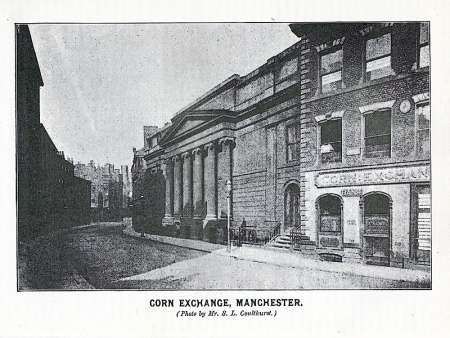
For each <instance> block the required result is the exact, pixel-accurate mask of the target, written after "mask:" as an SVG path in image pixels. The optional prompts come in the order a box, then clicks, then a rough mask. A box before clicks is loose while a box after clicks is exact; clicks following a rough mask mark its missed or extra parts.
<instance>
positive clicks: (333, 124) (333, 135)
mask: <svg viewBox="0 0 450 338" xmlns="http://www.w3.org/2000/svg"><path fill="white" fill-rule="evenodd" d="M320 140H321V144H328V143H332V142H341V140H342V120H341V119H339V120H331V121H327V122H324V123H322V124H321V125H320Z"/></svg>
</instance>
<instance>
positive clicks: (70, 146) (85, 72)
mask: <svg viewBox="0 0 450 338" xmlns="http://www.w3.org/2000/svg"><path fill="white" fill-rule="evenodd" d="M30 30H31V35H32V38H33V42H34V46H35V49H36V54H37V57H38V61H39V65H40V68H41V73H42V77H43V80H44V87H42V88H41V122H42V123H43V124H44V125H45V127H46V128H47V131H48V132H49V134H50V136H51V137H52V139H53V141H54V143H55V145H56V146H57V147H58V149H60V150H63V151H64V152H65V154H66V156H70V157H73V158H74V160H75V162H78V161H80V162H84V163H87V162H88V161H89V160H91V159H92V160H94V161H95V162H96V163H100V164H104V163H107V162H108V163H113V164H114V165H116V166H119V165H121V164H128V165H130V164H131V162H132V157H133V152H132V148H133V147H136V148H141V147H142V146H143V132H142V127H143V126H144V125H158V126H162V125H163V124H164V123H165V122H167V121H169V120H170V118H171V117H172V116H173V115H174V113H175V112H177V111H178V110H179V109H181V108H183V107H184V106H186V105H187V104H189V103H190V102H192V101H193V100H195V99H196V98H197V97H199V96H201V95H202V94H203V93H204V92H205V91H207V90H209V89H210V88H212V87H214V86H215V85H217V84H219V83H220V82H222V81H223V80H225V79H226V78H227V77H229V76H230V75H232V74H235V73H236V74H239V75H245V74H247V73H248V72H250V71H252V70H253V69H255V68H257V67H258V66H260V65H262V64H263V63H265V62H266V60H267V59H268V58H270V57H271V56H273V55H275V54H277V53H279V52H281V51H282V50H284V49H285V48H287V47H289V46H290V45H292V44H293V43H295V42H296V41H298V38H297V37H296V36H295V35H294V34H293V33H291V31H290V29H289V27H288V24H274V23H268V24H136V25H135V24H133V25H131V24H130V25H30Z"/></svg>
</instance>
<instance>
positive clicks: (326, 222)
mask: <svg viewBox="0 0 450 338" xmlns="http://www.w3.org/2000/svg"><path fill="white" fill-rule="evenodd" d="M341 206H342V205H341V200H340V199H339V197H337V196H332V195H326V196H323V197H321V198H320V200H319V218H320V220H319V222H320V232H340V231H341Z"/></svg>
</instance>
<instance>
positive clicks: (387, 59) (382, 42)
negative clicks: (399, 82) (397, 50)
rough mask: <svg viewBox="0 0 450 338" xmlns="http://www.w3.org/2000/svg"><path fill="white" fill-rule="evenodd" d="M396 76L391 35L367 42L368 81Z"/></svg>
mask: <svg viewBox="0 0 450 338" xmlns="http://www.w3.org/2000/svg"><path fill="white" fill-rule="evenodd" d="M391 74H394V72H393V70H392V67H391V34H390V33H388V34H384V35H382V36H379V37H376V38H373V39H368V40H367V41H366V80H374V79H379V78H382V77H385V76H388V75H391Z"/></svg>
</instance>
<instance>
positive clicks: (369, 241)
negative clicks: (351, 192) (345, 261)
mask: <svg viewBox="0 0 450 338" xmlns="http://www.w3.org/2000/svg"><path fill="white" fill-rule="evenodd" d="M361 207H362V218H363V224H364V232H363V251H364V261H365V262H366V263H367V264H373V265H385V266H389V264H390V252H391V218H392V217H391V210H392V202H391V198H390V197H389V196H388V195H386V194H384V193H379V192H375V193H369V194H367V195H365V196H363V198H362V203H361Z"/></svg>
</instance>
